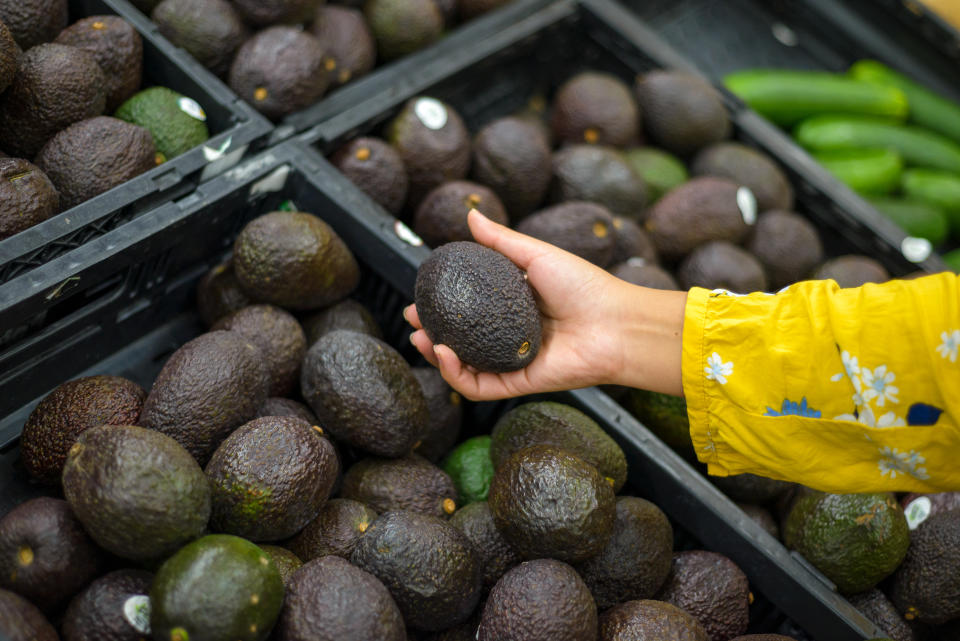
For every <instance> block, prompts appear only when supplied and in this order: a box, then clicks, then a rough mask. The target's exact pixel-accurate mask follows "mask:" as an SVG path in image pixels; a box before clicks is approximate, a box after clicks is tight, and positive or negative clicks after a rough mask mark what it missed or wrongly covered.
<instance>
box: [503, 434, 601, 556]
mask: <svg viewBox="0 0 960 641" xmlns="http://www.w3.org/2000/svg"><path fill="white" fill-rule="evenodd" d="M611 486H612V483H610V482H609V481H608V480H607V479H605V478H604V477H603V476H601V475H600V473H599V472H597V468H595V467H594V466H592V465H590V464H589V463H587V462H585V461H584V460H583V459H581V458H580V457H578V456H575V455H574V454H572V453H570V452H568V451H567V450H562V449H560V448H558V447H555V446H553V445H535V446H533V447H527V448H524V449H521V450H517V451H516V452H514V453H513V454H512V455H511V456H510V457H509V458H508V459H507V460H506V461H505V462H504V463H502V464H501V465H500V467H499V468H497V472H496V474H494V476H493V482H492V483H491V484H490V495H489V497H488V498H487V500H488V502H489V504H490V510H491V511H492V512H493V520H494V522H495V523H496V525H497V529H498V530H499V531H500V533H501V534H503V537H504V538H505V539H506V540H507V542H508V543H509V544H510V545H511V546H512V547H513V548H514V549H515V550H516V551H517V553H518V554H520V556H521V557H523V558H525V559H535V558H541V557H551V558H555V559H558V560H562V561H569V562H571V563H575V562H578V561H585V560H587V559H589V558H590V557H592V556H595V555H597V554H599V553H600V552H601V551H602V550H603V548H604V547H605V546H606V545H607V543H608V542H609V541H610V537H611V536H612V535H613V526H614V522H615V520H616V502H615V500H614V494H613V488H612V487H611Z"/></svg>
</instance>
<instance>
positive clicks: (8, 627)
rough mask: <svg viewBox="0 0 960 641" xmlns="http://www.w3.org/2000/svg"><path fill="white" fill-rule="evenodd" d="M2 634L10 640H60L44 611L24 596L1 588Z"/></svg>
mask: <svg viewBox="0 0 960 641" xmlns="http://www.w3.org/2000/svg"><path fill="white" fill-rule="evenodd" d="M0 635H2V636H3V638H5V639H9V641H59V637H58V636H57V630H56V629H55V628H54V627H53V626H52V625H50V622H49V621H47V618H46V617H45V616H43V612H41V611H40V610H38V609H37V606H35V605H33V604H32V603H30V602H29V601H27V600H26V599H24V598H23V597H22V596H20V595H19V594H17V593H15V592H10V591H9V590H4V589H2V588H0Z"/></svg>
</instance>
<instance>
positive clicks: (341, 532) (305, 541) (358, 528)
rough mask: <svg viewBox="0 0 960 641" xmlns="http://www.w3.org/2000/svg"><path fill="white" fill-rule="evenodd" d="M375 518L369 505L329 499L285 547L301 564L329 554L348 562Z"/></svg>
mask: <svg viewBox="0 0 960 641" xmlns="http://www.w3.org/2000/svg"><path fill="white" fill-rule="evenodd" d="M376 518H377V513H376V511H375V510H374V509H373V508H371V507H370V506H369V505H366V504H364V503H361V502H359V501H354V500H353V499H346V498H336V499H330V500H329V501H327V503H326V504H325V505H324V506H323V508H321V510H320V513H319V514H318V515H317V518H315V519H314V520H312V521H311V522H310V523H308V524H307V526H306V527H305V528H303V529H302V530H300V533H299V534H297V535H296V536H295V537H293V538H292V539H290V541H289V542H287V547H288V548H290V549H291V550H293V552H294V553H295V554H296V555H297V556H299V557H300V558H301V559H303V560H304V561H305V562H306V561H312V560H314V559H319V558H320V557H324V556H328V555H330V554H334V555H336V556H339V557H343V558H344V559H349V558H350V555H351V554H353V549H354V548H355V547H356V546H357V542H358V541H359V540H360V537H362V536H363V535H364V533H365V532H366V531H367V528H369V527H370V524H371V523H373V522H374V520H376Z"/></svg>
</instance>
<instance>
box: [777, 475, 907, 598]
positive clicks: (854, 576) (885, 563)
mask: <svg viewBox="0 0 960 641" xmlns="http://www.w3.org/2000/svg"><path fill="white" fill-rule="evenodd" d="M783 536H784V543H785V544H786V545H787V547H789V548H791V549H794V550H797V551H798V552H799V553H800V554H802V555H803V556H804V557H806V559H807V561H809V562H810V563H811V564H812V565H813V566H814V567H816V568H817V569H818V570H820V571H821V572H822V573H823V574H824V576H826V577H827V578H828V579H830V580H831V581H833V582H834V583H835V584H836V586H837V589H838V590H839V591H840V592H841V593H843V594H855V593H857V592H864V591H866V590H869V589H870V588H872V587H873V586H875V585H876V584H877V583H878V582H879V581H881V580H882V579H884V578H886V577H887V576H889V575H890V574H891V573H892V572H893V571H894V570H896V569H897V566H899V565H900V562H901V561H903V559H904V557H905V556H906V554H907V547H908V546H909V545H910V533H909V530H908V528H907V520H906V519H905V518H904V516H903V510H902V509H901V508H900V505H899V504H898V503H897V502H896V500H894V498H893V495H892V494H882V493H881V494H823V493H820V492H812V493H809V494H806V495H804V496H801V497H800V498H798V499H797V500H796V502H794V504H793V508H792V509H791V510H790V514H789V516H788V517H787V522H786V525H785V527H784V530H783Z"/></svg>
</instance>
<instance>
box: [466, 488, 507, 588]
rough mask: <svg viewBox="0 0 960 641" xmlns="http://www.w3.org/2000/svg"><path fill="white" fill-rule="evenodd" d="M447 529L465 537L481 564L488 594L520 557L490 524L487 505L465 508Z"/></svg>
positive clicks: (471, 505)
mask: <svg viewBox="0 0 960 641" xmlns="http://www.w3.org/2000/svg"><path fill="white" fill-rule="evenodd" d="M450 525H452V526H454V527H455V528H457V529H458V530H460V531H461V532H463V533H464V535H465V536H466V537H467V538H468V539H470V542H471V543H472V544H473V549H474V550H475V551H476V553H477V556H478V557H479V560H480V568H481V570H480V572H481V574H482V575H483V587H484V591H487V592H488V591H489V590H490V589H491V588H492V587H493V586H494V584H496V582H497V581H499V580H500V577H502V576H503V575H504V574H505V573H506V572H507V571H508V570H509V569H510V568H512V567H513V566H515V565H517V564H518V563H520V557H519V555H517V553H516V552H515V551H514V550H513V548H512V547H510V544H509V543H507V542H506V540H505V539H504V538H503V535H502V534H500V532H499V531H498V530H497V527H496V525H494V523H493V513H491V512H490V506H489V505H488V504H487V502H486V501H478V502H475V503H471V504H469V505H465V506H463V507H462V508H460V509H459V510H457V511H456V512H454V513H453V516H451V517H450Z"/></svg>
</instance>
